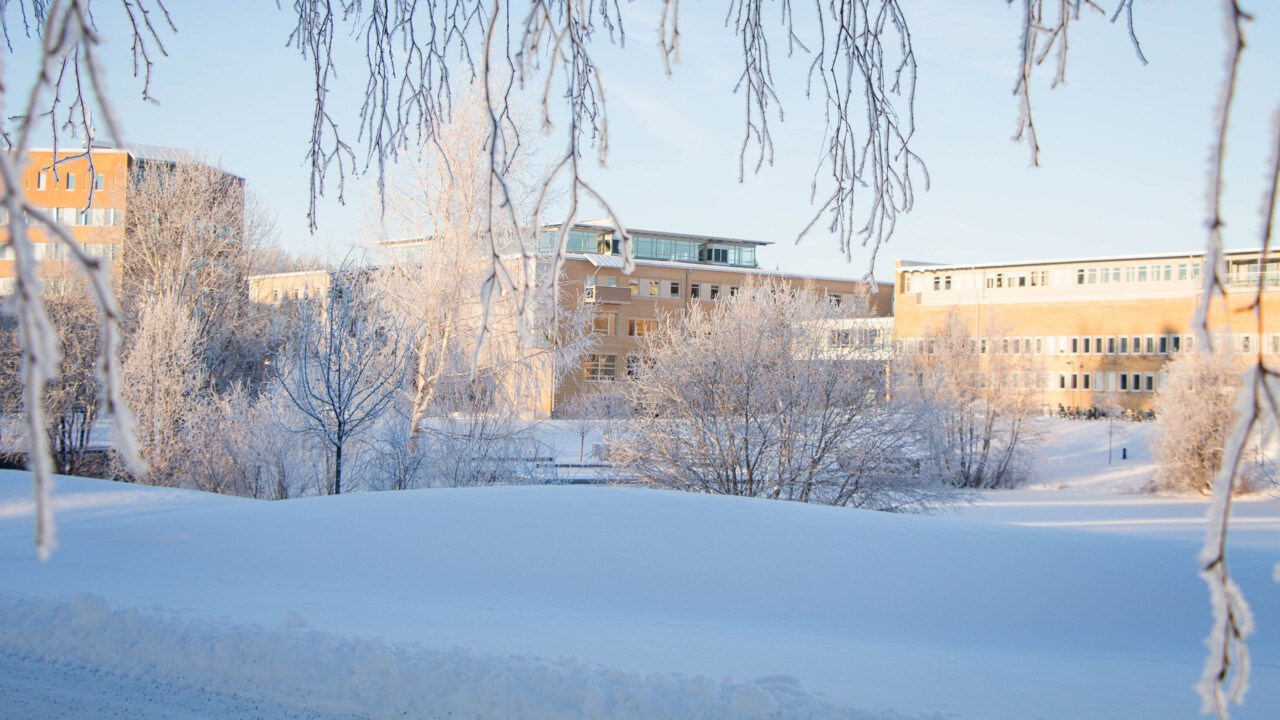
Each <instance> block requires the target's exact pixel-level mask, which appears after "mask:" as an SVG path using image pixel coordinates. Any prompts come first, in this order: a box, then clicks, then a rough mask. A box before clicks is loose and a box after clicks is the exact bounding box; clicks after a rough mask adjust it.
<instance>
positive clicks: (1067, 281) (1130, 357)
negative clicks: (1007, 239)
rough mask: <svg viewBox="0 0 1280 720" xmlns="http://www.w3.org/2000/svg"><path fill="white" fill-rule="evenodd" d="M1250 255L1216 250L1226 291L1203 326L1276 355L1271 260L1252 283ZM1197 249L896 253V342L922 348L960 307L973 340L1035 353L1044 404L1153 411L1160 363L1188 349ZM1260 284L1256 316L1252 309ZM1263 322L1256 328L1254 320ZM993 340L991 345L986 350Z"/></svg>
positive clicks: (1276, 269) (906, 351) (1279, 269)
mask: <svg viewBox="0 0 1280 720" xmlns="http://www.w3.org/2000/svg"><path fill="white" fill-rule="evenodd" d="M1259 262H1260V254H1259V252H1258V251H1239V252H1229V253H1227V254H1226V257H1225V265H1226V284H1227V290H1228V294H1227V297H1226V300H1225V302H1222V301H1215V302H1214V303H1213V305H1212V307H1211V308H1210V310H1209V314H1208V318H1209V323H1210V327H1211V330H1212V331H1213V332H1215V333H1222V334H1224V335H1225V336H1226V337H1227V338H1228V339H1229V341H1230V342H1231V343H1232V344H1233V345H1234V348H1235V349H1236V350H1238V351H1240V352H1244V353H1257V352H1266V353H1280V314H1278V313H1280V292H1278V291H1280V260H1268V261H1267V265H1266V268H1265V270H1266V273H1265V275H1264V277H1265V281H1266V284H1265V287H1262V288H1261V291H1259V276H1260V271H1261V270H1262V269H1263V268H1261V267H1260V265H1259ZM1204 263H1205V254H1204V253H1203V252H1187V253H1177V254H1167V255H1128V256H1116V257H1105V258H1088V259H1073V260H1049V261H1041V262H1025V263H990V264H971V265H949V264H933V263H920V262H907V261H899V262H898V263H897V264H896V268H895V293H894V339H895V351H896V352H897V353H898V354H899V355H912V354H921V353H925V354H927V353H929V352H930V342H929V334H930V333H931V332H932V331H934V330H936V329H937V328H938V327H940V326H941V324H942V323H943V322H944V321H945V320H946V318H947V317H948V316H949V315H950V314H951V313H957V314H958V315H959V316H960V317H961V318H962V319H963V320H964V321H965V322H966V323H967V325H968V326H969V328H970V331H971V332H972V333H973V334H974V335H975V336H991V337H995V338H997V340H996V342H998V343H1000V350H1002V351H1003V350H1006V349H1007V351H1008V352H1014V353H1022V354H1030V355H1032V356H1034V357H1035V358H1037V359H1038V360H1039V361H1040V366H1041V368H1042V387H1043V389H1044V395H1043V397H1044V404H1045V409H1046V410H1047V411H1054V410H1056V409H1058V408H1067V409H1069V408H1092V407H1099V408H1101V407H1105V406H1119V407H1124V408H1130V409H1148V408H1150V407H1151V404H1152V400H1153V398H1154V393H1155V392H1156V391H1157V390H1159V389H1160V385H1161V376H1162V369H1163V367H1164V365H1165V363H1166V362H1168V361H1169V360H1170V358H1172V357H1173V356H1175V355H1178V354H1179V353H1184V352H1189V351H1191V350H1193V349H1194V347H1195V332H1194V329H1193V322H1194V317H1195V314H1196V309H1197V307H1198V306H1199V303H1200V301H1201V298H1202V297H1203V293H1204V289H1205V278H1204V274H1205V265H1204ZM1259 292H1261V309H1262V314H1261V318H1262V320H1260V319H1259V316H1258V315H1257V314H1256V313H1254V312H1253V310H1252V306H1253V304H1254V300H1255V298H1256V297H1258V294H1259ZM1264 322H1265V325H1264V324H1262V323H1264ZM994 350H995V348H993V351H994Z"/></svg>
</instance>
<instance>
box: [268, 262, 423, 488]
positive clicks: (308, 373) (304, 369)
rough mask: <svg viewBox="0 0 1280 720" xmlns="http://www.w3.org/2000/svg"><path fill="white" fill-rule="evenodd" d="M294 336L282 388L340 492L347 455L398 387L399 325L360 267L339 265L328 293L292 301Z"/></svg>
mask: <svg viewBox="0 0 1280 720" xmlns="http://www.w3.org/2000/svg"><path fill="white" fill-rule="evenodd" d="M295 308H296V311H297V312H298V318H297V325H296V327H297V331H296V336H295V337H294V338H292V339H290V340H289V342H288V343H287V345H286V347H285V348H284V350H283V351H282V352H281V353H280V356H279V358H280V359H279V362H278V363H277V373H278V374H277V379H278V383H279V387H280V388H281V390H282V391H283V392H284V393H285V394H286V395H287V396H288V398H289V400H290V401H292V403H293V405H294V407H296V408H297V410H298V412H299V414H300V418H301V421H302V427H303V429H305V431H307V432H308V433H310V434H312V435H314V436H316V437H318V438H320V439H321V440H322V441H323V442H324V444H325V446H326V447H327V448H328V450H329V454H330V457H331V458H332V461H333V464H332V475H331V482H329V483H328V488H327V491H328V492H329V493H331V494H334V495H337V494H340V493H341V492H342V479H343V468H344V460H346V458H345V457H344V455H345V453H346V452H347V451H348V450H349V449H350V445H351V442H352V441H353V440H355V439H357V438H359V437H360V436H361V435H363V434H364V433H365V432H366V431H367V430H369V429H370V428H371V427H372V426H373V425H374V424H375V423H376V422H377V421H378V419H379V418H380V417H382V415H383V413H385V412H386V411H387V409H388V408H389V407H390V406H391V403H392V401H393V400H394V398H395V397H396V395H397V393H399V392H400V390H401V387H402V383H403V381H404V377H405V372H406V364H407V357H406V341H405V332H404V328H403V325H401V324H400V323H399V322H398V320H397V318H395V317H394V316H393V315H390V314H387V313H384V312H381V310H380V307H379V305H378V303H377V300H376V298H374V297H372V293H371V292H370V287H369V285H368V283H367V282H366V278H365V276H364V273H363V272H359V271H355V270H352V269H350V268H347V267H343V268H341V269H339V270H337V271H335V273H334V278H333V284H332V286H331V287H330V289H329V292H328V293H327V294H326V295H325V296H324V297H323V298H319V299H317V301H315V302H302V303H297V304H296V305H295Z"/></svg>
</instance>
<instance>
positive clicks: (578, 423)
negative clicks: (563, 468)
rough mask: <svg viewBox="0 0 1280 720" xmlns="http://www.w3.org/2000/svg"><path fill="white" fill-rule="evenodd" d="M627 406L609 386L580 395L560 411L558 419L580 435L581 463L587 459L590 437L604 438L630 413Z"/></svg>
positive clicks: (579, 454) (558, 410)
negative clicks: (593, 434)
mask: <svg viewBox="0 0 1280 720" xmlns="http://www.w3.org/2000/svg"><path fill="white" fill-rule="evenodd" d="M627 405H628V403H627V401H626V399H625V398H623V397H622V394H621V393H619V392H617V390H616V388H614V387H612V386H608V387H603V388H594V389H592V390H587V391H584V392H580V393H578V394H576V395H574V396H572V397H570V398H569V400H568V401H567V402H565V403H563V404H561V405H560V406H558V407H557V408H556V416H557V417H559V418H560V419H561V420H563V421H565V423H566V424H567V425H568V427H569V429H570V430H572V431H573V433H574V434H575V435H577V436H578V462H583V461H584V460H586V444H587V436H588V435H590V434H591V433H593V432H599V433H601V435H602V436H603V435H604V434H605V433H606V432H607V430H608V429H609V428H611V427H612V426H614V425H615V424H616V421H617V420H620V419H622V418H623V417H625V415H629V414H630V413H629V412H627V410H629V408H628V407H627Z"/></svg>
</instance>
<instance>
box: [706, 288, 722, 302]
mask: <svg viewBox="0 0 1280 720" xmlns="http://www.w3.org/2000/svg"><path fill="white" fill-rule="evenodd" d="M707 297H709V298H711V299H712V300H716V299H718V298H719V297H720V286H719V285H712V286H711V292H710V293H709V294H708V295H707Z"/></svg>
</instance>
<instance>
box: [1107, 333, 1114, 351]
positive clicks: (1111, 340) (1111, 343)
mask: <svg viewBox="0 0 1280 720" xmlns="http://www.w3.org/2000/svg"><path fill="white" fill-rule="evenodd" d="M1107 354H1108V355H1115V354H1116V339H1115V337H1114V336H1112V337H1109V338H1107Z"/></svg>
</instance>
